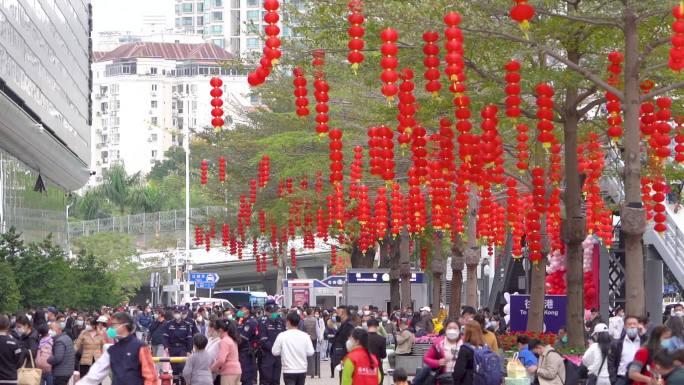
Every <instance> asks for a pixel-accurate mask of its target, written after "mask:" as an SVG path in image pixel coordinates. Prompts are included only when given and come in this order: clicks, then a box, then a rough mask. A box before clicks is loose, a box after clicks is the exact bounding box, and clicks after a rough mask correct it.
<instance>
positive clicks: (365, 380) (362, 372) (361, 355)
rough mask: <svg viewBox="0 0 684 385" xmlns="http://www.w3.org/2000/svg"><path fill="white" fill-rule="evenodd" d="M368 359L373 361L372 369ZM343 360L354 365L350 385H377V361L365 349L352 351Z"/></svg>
mask: <svg viewBox="0 0 684 385" xmlns="http://www.w3.org/2000/svg"><path fill="white" fill-rule="evenodd" d="M369 357H370V359H371V360H373V367H371V365H370V362H371V361H369ZM344 359H345V360H350V361H351V362H352V363H353V364H354V374H353V375H352V384H354V385H378V380H379V377H378V359H377V358H375V356H373V355H371V354H369V353H368V352H367V351H366V349H363V348H357V349H354V350H352V351H351V352H349V353H348V354H347V356H346V357H345V358H344Z"/></svg>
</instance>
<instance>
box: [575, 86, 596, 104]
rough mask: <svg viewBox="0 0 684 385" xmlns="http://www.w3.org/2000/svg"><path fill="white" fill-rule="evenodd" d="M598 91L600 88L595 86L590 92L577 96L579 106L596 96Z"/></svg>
mask: <svg viewBox="0 0 684 385" xmlns="http://www.w3.org/2000/svg"><path fill="white" fill-rule="evenodd" d="M596 91H598V87H596V86H593V87H591V88H589V89H588V90H586V91H584V92H582V93H581V94H579V95H578V96H577V105H580V103H582V102H583V101H584V100H585V99H586V98H588V97H590V96H591V95H593V94H595V93H596Z"/></svg>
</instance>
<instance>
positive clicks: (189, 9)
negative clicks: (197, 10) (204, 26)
mask: <svg viewBox="0 0 684 385" xmlns="http://www.w3.org/2000/svg"><path fill="white" fill-rule="evenodd" d="M183 12H192V3H183Z"/></svg>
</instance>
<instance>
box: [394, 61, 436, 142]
mask: <svg viewBox="0 0 684 385" xmlns="http://www.w3.org/2000/svg"><path fill="white" fill-rule="evenodd" d="M438 73H439V71H438ZM401 79H402V82H401V84H400V85H399V107H398V108H399V114H398V115H397V120H398V121H399V125H398V126H397V131H398V132H399V136H398V137H397V141H398V142H399V145H401V146H402V148H403V147H406V146H408V144H409V143H411V134H412V133H413V127H415V126H416V118H415V115H416V111H417V110H418V104H417V103H416V97H415V96H414V95H413V91H414V89H415V88H416V85H415V83H413V71H411V70H410V69H408V68H404V70H403V71H402V73H401Z"/></svg>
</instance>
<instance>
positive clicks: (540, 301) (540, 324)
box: [527, 226, 546, 333]
mask: <svg viewBox="0 0 684 385" xmlns="http://www.w3.org/2000/svg"><path fill="white" fill-rule="evenodd" d="M542 228H543V226H542ZM531 274H532V284H531V288H530V293H531V295H530V308H529V309H528V311H527V330H528V331H530V332H534V333H541V332H542V331H543V330H544V286H545V284H546V282H545V280H546V265H545V264H544V262H539V263H538V264H536V265H533V266H532V272H531Z"/></svg>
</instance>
